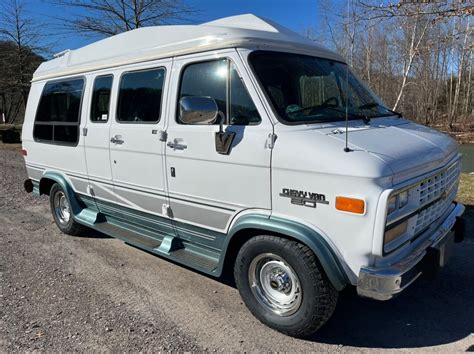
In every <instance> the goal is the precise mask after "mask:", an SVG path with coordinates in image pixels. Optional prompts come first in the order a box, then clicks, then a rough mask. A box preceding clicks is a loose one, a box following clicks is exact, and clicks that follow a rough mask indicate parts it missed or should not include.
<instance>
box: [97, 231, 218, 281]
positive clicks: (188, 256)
mask: <svg viewBox="0 0 474 354" xmlns="http://www.w3.org/2000/svg"><path fill="white" fill-rule="evenodd" d="M93 228H94V229H95V230H97V231H99V232H102V233H104V234H106V235H108V236H111V237H114V238H117V239H119V240H122V241H124V242H125V243H127V244H130V245H132V246H135V247H138V248H141V249H144V250H146V251H148V252H151V253H154V254H156V255H158V256H163V257H165V258H168V259H170V260H172V261H175V262H177V263H181V264H184V265H186V266H188V267H191V268H194V269H197V270H199V271H202V272H204V273H207V274H213V273H214V272H215V271H216V270H217V267H218V264H219V256H220V254H218V253H217V252H212V251H209V250H206V249H204V248H202V247H200V246H197V245H194V244H190V243H187V242H183V241H181V240H180V239H179V238H178V237H174V236H165V237H163V239H162V240H159V239H157V238H155V237H152V236H149V235H145V234H143V233H142V232H138V231H137V230H132V228H131V227H125V226H122V225H120V226H119V225H115V224H111V223H108V222H102V223H98V224H95V225H94V226H93Z"/></svg>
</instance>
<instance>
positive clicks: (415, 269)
mask: <svg viewBox="0 0 474 354" xmlns="http://www.w3.org/2000/svg"><path fill="white" fill-rule="evenodd" d="M464 209H465V208H464V206H463V205H462V204H456V206H455V207H454V209H453V210H452V211H451V213H449V215H448V216H447V217H446V219H445V220H444V221H443V223H442V224H441V225H440V226H439V228H438V229H437V230H436V231H435V232H434V233H433V234H432V235H431V236H430V237H429V238H428V239H426V240H425V241H424V242H423V243H422V244H421V245H420V246H418V247H417V248H416V249H415V250H414V251H413V252H412V253H410V254H409V256H408V257H405V258H403V259H402V260H400V261H398V262H397V263H395V264H392V265H390V266H387V267H380V268H377V267H362V268H361V270H360V272H359V279H358V281H357V293H358V294H359V295H360V296H363V297H368V298H372V299H375V300H382V301H383V300H389V299H391V298H392V297H394V296H395V295H397V294H399V293H400V292H402V291H403V290H404V289H406V288H407V287H408V286H409V285H410V284H412V283H413V282H414V281H415V280H416V279H418V278H419V277H420V276H421V275H422V274H424V273H429V272H433V271H435V270H437V269H438V268H439V267H443V266H444V265H445V264H446V262H447V260H448V258H449V256H450V254H451V250H452V246H453V243H454V240H455V238H456V240H458V241H460V240H462V238H463V235H462V233H463V230H462V228H460V227H456V225H455V224H456V223H457V222H458V218H459V217H460V216H461V215H462V214H463V213H464ZM461 221H462V220H459V223H461Z"/></svg>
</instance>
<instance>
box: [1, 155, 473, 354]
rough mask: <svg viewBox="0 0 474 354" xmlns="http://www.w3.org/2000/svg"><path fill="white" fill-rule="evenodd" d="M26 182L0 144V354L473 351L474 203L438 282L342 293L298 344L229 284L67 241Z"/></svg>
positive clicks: (82, 240) (103, 245)
mask: <svg viewBox="0 0 474 354" xmlns="http://www.w3.org/2000/svg"><path fill="white" fill-rule="evenodd" d="M25 178H26V175H25V168H24V165H23V159H22V157H21V156H20V154H19V152H18V151H15V150H10V151H7V150H2V149H0V352H12V351H33V350H38V351H48V352H50V351H55V352H57V351H90V350H94V351H95V350H100V351H158V350H179V351H198V350H210V351H214V350H217V351H231V350H232V351H253V350H265V351H283V350H284V351H333V350H334V351H340V350H344V351H347V350H356V351H374V352H375V351H376V352H379V351H380V350H381V349H389V350H391V351H393V350H395V349H397V350H403V351H410V352H412V351H415V350H421V351H427V350H430V351H443V352H445V351H466V350H469V351H474V334H473V332H474V257H473V255H474V206H473V205H470V206H469V209H468V214H467V218H468V222H469V225H468V226H469V232H468V235H467V240H466V241H465V242H464V243H462V244H460V245H456V247H455V257H454V258H453V259H452V261H451V263H450V264H449V266H448V267H447V268H445V269H444V270H443V271H442V274H440V276H439V277H438V278H437V279H435V280H433V281H429V282H427V281H425V282H417V283H415V284H414V285H413V286H412V287H411V288H409V289H408V290H407V291H406V293H404V294H403V295H402V296H400V297H398V298H396V299H394V300H392V301H390V302H375V301H370V300H364V299H361V298H358V297H357V296H356V295H355V293H354V290H353V289H347V290H345V291H344V292H343V293H342V294H341V297H340V300H339V304H338V308H337V310H336V313H335V314H334V316H333V318H332V319H331V320H330V321H329V322H328V323H327V325H325V326H324V327H323V328H322V329H321V330H320V331H319V332H318V333H317V334H316V335H314V336H313V337H310V338H307V339H305V340H301V339H294V338H290V337H287V336H284V335H282V334H279V333H277V332H275V331H273V330H271V329H269V328H267V327H265V326H264V325H262V324H260V323H259V322H258V321H257V320H256V319H255V318H254V317H253V316H252V315H251V314H250V313H249V312H248V311H247V309H246V308H245V306H244V305H243V303H242V301H241V300H240V297H239V294H238V292H237V290H236V289H235V288H234V287H233V286H232V285H231V282H230V281H228V280H219V279H213V278H210V277H207V276H204V275H202V274H199V273H197V272H195V271H192V270H189V269H186V268H183V267H180V266H177V265H174V264H172V263H170V262H168V261H166V260H164V259H161V258H159V257H156V256H154V255H151V254H148V253H145V252H142V251H140V250H138V249H136V248H133V247H130V246H127V245H126V244H124V243H123V242H121V241H118V240H115V239H113V238H108V237H106V236H103V235H101V234H98V233H95V232H90V233H87V234H85V235H84V236H83V237H70V236H65V235H63V234H61V233H60V232H59V231H58V229H57V228H56V226H55V225H54V223H53V221H52V217H51V215H50V211H49V204H48V199H47V198H45V197H43V198H36V197H34V196H31V195H28V194H27V193H25V192H24V191H23V189H22V183H23V180H24V179H25ZM469 203H471V204H474V203H472V202H469ZM229 284H230V285H229Z"/></svg>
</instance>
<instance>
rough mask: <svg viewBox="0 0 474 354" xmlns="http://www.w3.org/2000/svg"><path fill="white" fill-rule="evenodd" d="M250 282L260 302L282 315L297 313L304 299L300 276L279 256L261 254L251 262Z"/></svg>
mask: <svg viewBox="0 0 474 354" xmlns="http://www.w3.org/2000/svg"><path fill="white" fill-rule="evenodd" d="M248 277H249V284H250V287H251V289H252V292H253V294H254V296H255V298H256V299H257V300H258V302H259V303H260V304H261V305H263V306H264V307H266V308H267V309H269V310H270V311H272V312H273V313H275V314H277V315H280V316H289V315H291V314H293V313H295V312H296V311H297V310H298V309H299V307H300V305H301V301H302V295H303V294H302V290H301V285H300V281H299V279H298V276H297V275H296V273H295V272H294V271H293V269H292V268H291V267H290V266H289V265H288V264H287V263H286V262H285V261H284V260H283V259H282V258H281V257H279V256H277V255H275V254H271V253H265V254H261V255H259V256H257V257H255V258H254V259H253V260H252V262H251V263H250V268H249V274H248Z"/></svg>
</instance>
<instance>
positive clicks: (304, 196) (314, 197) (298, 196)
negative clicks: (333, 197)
mask: <svg viewBox="0 0 474 354" xmlns="http://www.w3.org/2000/svg"><path fill="white" fill-rule="evenodd" d="M280 197H285V198H290V202H291V204H295V205H300V206H305V207H308V208H316V203H321V204H329V202H328V201H327V200H326V196H325V195H324V194H319V193H312V192H305V191H299V190H297V189H289V188H283V190H282V192H281V193H280Z"/></svg>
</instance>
